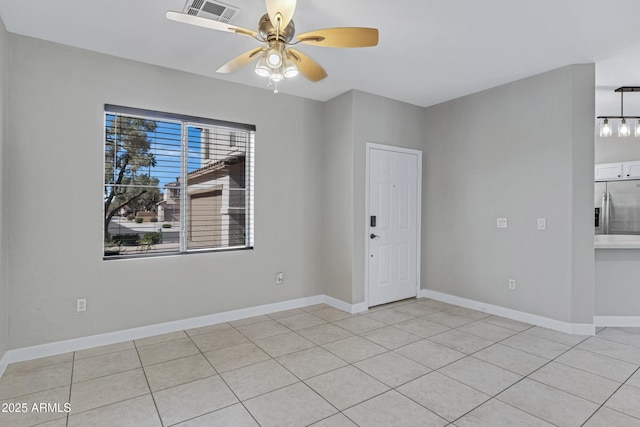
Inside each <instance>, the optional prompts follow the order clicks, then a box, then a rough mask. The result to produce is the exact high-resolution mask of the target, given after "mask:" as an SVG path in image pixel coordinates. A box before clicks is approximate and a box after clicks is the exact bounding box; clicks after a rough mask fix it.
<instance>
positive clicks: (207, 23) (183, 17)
mask: <svg viewBox="0 0 640 427" xmlns="http://www.w3.org/2000/svg"><path fill="white" fill-rule="evenodd" d="M167 19H171V20H172V21H177V22H184V23H185V24H191V25H196V26H198V27H204V28H209V29H212V30H218V31H227V32H229V33H235V34H240V35H243V36H248V37H253V38H257V35H258V34H257V33H256V32H255V31H252V30H248V29H246V28H242V27H236V26H234V25H229V24H225V23H224V22H219V21H214V20H212V19H207V18H202V17H200V16H194V15H188V14H186V13H180V12H174V11H173V10H168V11H167Z"/></svg>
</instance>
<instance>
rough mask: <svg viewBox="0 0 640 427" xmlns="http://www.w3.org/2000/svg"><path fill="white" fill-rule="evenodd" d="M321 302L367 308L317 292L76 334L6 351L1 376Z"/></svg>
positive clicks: (0, 362)
mask: <svg viewBox="0 0 640 427" xmlns="http://www.w3.org/2000/svg"><path fill="white" fill-rule="evenodd" d="M321 303H325V304H328V305H330V306H332V307H335V308H337V309H339V310H342V311H346V312H347V313H351V314H355V313H360V312H362V311H366V310H367V309H368V307H367V305H366V303H360V304H348V303H346V302H344V301H340V300H338V299H336V298H333V297H330V296H327V295H315V296H312V297H306V298H299V299H294V300H288V301H282V302H276V303H273V304H265V305H260V306H256V307H249V308H241V309H238V310H232V311H226V312H223V313H215V314H209V315H206V316H199V317H193V318H190V319H183V320H175V321H172V322H166V323H160V324H156V325H149V326H141V327H139V328H132V329H126V330H122V331H115V332H108V333H106V334H99V335H92V336H88V337H82V338H75V339H71V340H66V341H59V342H53V343H48V344H42V345H36V346H33V347H25V348H18V349H15V350H9V351H7V352H6V353H5V354H4V356H3V357H2V358H1V359H0V376H1V375H2V373H3V372H4V370H5V369H6V367H7V365H9V364H10V363H15V362H22V361H25V360H31V359H38V358H40V357H47V356H54V355H56V354H63V353H68V352H71V351H79V350H84V349H87V348H92V347H99V346H103V345H109V344H116V343H119V342H123V341H131V340H137V339H142V338H147V337H152V336H154V335H160V334H167V333H170V332H177V331H182V330H185V329H193V328H199V327H201V326H208V325H214V324H216V323H223V322H231V321H234V320H240V319H246V318H248V317H254V316H260V315H263V314H270V313H276V312H278V311H284V310H291V309H294V308H301V307H307V306H310V305H314V304H321Z"/></svg>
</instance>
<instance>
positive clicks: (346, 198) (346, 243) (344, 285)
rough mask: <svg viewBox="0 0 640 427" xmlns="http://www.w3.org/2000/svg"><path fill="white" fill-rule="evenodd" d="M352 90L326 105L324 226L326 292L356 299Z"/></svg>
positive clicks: (333, 295) (338, 297) (330, 294)
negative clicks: (354, 291) (354, 277)
mask: <svg viewBox="0 0 640 427" xmlns="http://www.w3.org/2000/svg"><path fill="white" fill-rule="evenodd" d="M353 103H354V93H353V91H350V92H347V93H344V94H342V95H340V96H338V97H336V98H333V99H332V100H330V101H328V102H326V103H325V105H324V113H325V114H324V127H325V131H324V132H325V139H326V140H325V144H324V159H325V170H324V186H323V195H322V199H323V201H324V206H323V207H322V213H323V215H322V228H321V230H318V232H321V233H322V234H323V236H324V240H323V264H324V266H325V267H326V268H325V276H324V279H325V282H324V287H325V293H326V294H327V295H329V296H331V297H333V298H337V299H339V300H341V301H345V302H348V303H352V302H353V263H354V260H353V245H354V242H353V221H352V218H353V176H354V175H353V132H354V131H353V115H354V114H353V109H354V106H353Z"/></svg>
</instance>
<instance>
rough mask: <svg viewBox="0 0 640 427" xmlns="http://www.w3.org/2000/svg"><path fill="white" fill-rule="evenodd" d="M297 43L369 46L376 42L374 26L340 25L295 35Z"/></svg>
mask: <svg viewBox="0 0 640 427" xmlns="http://www.w3.org/2000/svg"><path fill="white" fill-rule="evenodd" d="M297 40H298V43H304V44H310V45H314V46H323V47H371V46H376V45H377V44H378V30H377V29H375V28H359V27H340V28H325V29H323V30H316V31H310V32H308V33H303V34H300V35H298V37H297Z"/></svg>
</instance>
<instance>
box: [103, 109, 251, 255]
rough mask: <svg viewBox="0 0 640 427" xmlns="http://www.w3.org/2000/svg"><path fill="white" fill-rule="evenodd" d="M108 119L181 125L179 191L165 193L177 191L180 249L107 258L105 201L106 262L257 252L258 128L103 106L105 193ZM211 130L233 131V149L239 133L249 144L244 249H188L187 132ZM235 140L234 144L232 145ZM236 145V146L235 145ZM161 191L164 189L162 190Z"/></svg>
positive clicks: (105, 185) (222, 121) (214, 120)
mask: <svg viewBox="0 0 640 427" xmlns="http://www.w3.org/2000/svg"><path fill="white" fill-rule="evenodd" d="M109 115H113V116H116V117H117V116H118V115H120V116H127V117H132V118H137V119H143V120H151V121H162V122H166V123H173V124H179V125H180V155H179V160H180V187H178V188H177V189H165V191H173V190H177V191H178V194H179V199H180V234H179V248H178V249H177V250H175V251H173V250H172V251H166V252H153V253H144V252H142V253H132V254H117V255H109V256H107V255H105V254H104V253H105V249H106V246H105V242H106V240H105V239H106V236H105V231H104V230H105V224H104V215H105V213H104V209H105V207H104V206H105V205H104V199H103V203H102V212H103V233H102V234H103V236H102V241H103V243H102V247H103V258H102V259H103V261H107V260H114V259H116V260H117V259H119V260H123V259H138V258H155V257H164V256H178V255H191V254H202V253H217V252H234V251H246V250H253V249H254V224H255V210H254V204H255V201H254V200H255V195H254V188H255V182H254V181H255V176H254V168H255V159H254V155H255V133H256V126H255V125H251V124H246V123H236V122H230V121H225V120H217V119H210V118H204V117H198V116H191V115H186V114H176V113H168V112H162V111H155V110H147V109H141V108H133V107H125V106H119V105H113V104H104V111H103V119H104V120H103V150H102V155H103V161H102V176H103V178H102V179H103V185H102V190H103V192H104V190H105V189H106V188H107V186H108V185H109V184H108V183H107V182H106V174H105V171H106V161H107V160H106V157H105V153H106V148H107V147H106V144H107V123H108V119H107V117H108V116H109ZM201 126H203V127H207V128H208V127H212V128H218V127H222V128H228V129H229V131H230V147H236V146H237V145H238V143H237V132H246V135H247V141H246V143H245V169H244V175H245V178H244V179H245V181H246V182H245V189H244V191H245V197H246V200H245V208H244V209H245V215H246V219H245V230H246V235H245V238H244V243H243V244H242V245H235V246H228V247H206V248H191V249H189V248H188V247H187V243H188V242H187V240H188V239H187V236H188V230H187V228H188V224H187V218H188V217H189V204H190V203H189V194H188V186H189V183H188V174H189V172H188V165H187V163H188V161H189V157H188V156H189V140H188V135H187V134H188V132H189V128H197V127H201ZM232 140H233V141H232ZM234 142H235V143H234ZM209 147H210V146H209V145H208V146H207V150H209V149H210V148H209ZM160 188H161V189H162V187H160Z"/></svg>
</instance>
